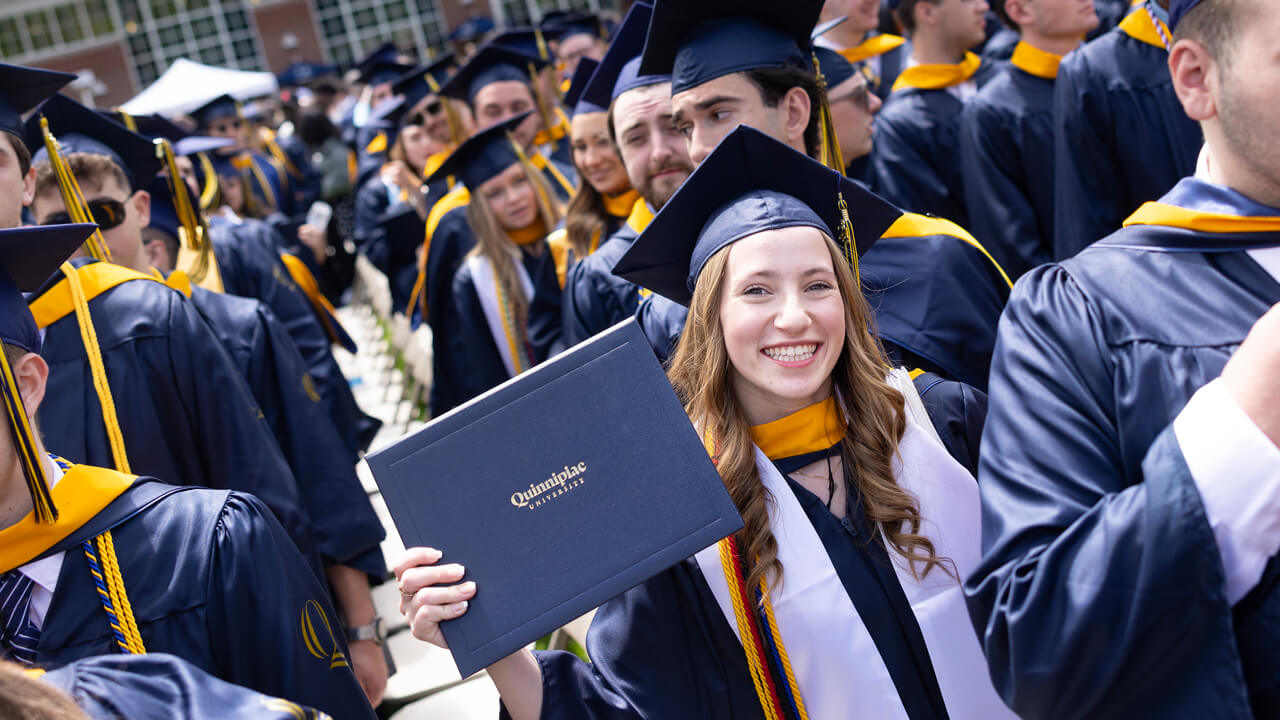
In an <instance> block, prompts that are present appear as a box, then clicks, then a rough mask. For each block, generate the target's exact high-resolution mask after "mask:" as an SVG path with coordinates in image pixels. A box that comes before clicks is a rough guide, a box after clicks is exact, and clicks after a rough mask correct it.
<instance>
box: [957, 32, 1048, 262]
mask: <svg viewBox="0 0 1280 720" xmlns="http://www.w3.org/2000/svg"><path fill="white" fill-rule="evenodd" d="M1011 52H1012V50H1011ZM1053 84H1054V81H1053V78H1052V77H1049V78H1045V77H1040V76H1037V75H1033V74H1031V73H1030V72H1028V71H1027V70H1024V69H1022V68H1019V67H1017V66H1015V65H1013V64H1011V63H1001V64H1000V65H999V66H998V70H996V72H995V73H994V76H993V77H992V78H991V80H989V81H988V82H987V84H986V85H985V86H984V87H983V88H982V90H981V91H979V92H978V94H977V96H976V97H974V98H973V100H970V101H969V103H968V104H967V105H966V106H965V108H964V112H963V114H962V115H961V116H960V163H961V171H962V173H963V176H964V197H965V206H966V208H967V211H968V215H969V225H968V229H969V230H970V231H971V232H973V234H974V236H976V237H978V238H979V239H981V240H982V241H983V242H985V243H986V244H987V248H988V249H989V250H991V252H992V254H993V255H994V256H995V257H996V259H998V260H999V261H1000V264H1001V265H1002V266H1003V267H1004V269H1005V271H1006V272H1008V273H1009V275H1010V276H1011V277H1013V278H1015V279H1016V278H1017V277H1018V276H1020V275H1022V274H1023V273H1025V272H1026V271H1028V270H1030V269H1031V268H1033V267H1035V266H1036V265H1042V264H1044V263H1047V262H1050V261H1052V260H1053V223H1054V218H1053V194H1054V174H1053V152H1054V149H1053V142H1054V138H1053Z"/></svg>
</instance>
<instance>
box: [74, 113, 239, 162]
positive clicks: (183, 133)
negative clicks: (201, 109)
mask: <svg viewBox="0 0 1280 720" xmlns="http://www.w3.org/2000/svg"><path fill="white" fill-rule="evenodd" d="M97 112H98V114H99V115H101V116H103V117H105V118H107V119H108V120H113V121H115V122H118V123H120V124H121V125H124V126H125V127H126V128H128V129H130V130H132V131H134V132H136V133H138V134H139V135H143V136H145V137H148V138H151V139H152V140H155V139H156V138H164V139H165V140H168V141H169V142H170V143H173V151H174V152H175V153H177V154H178V155H195V154H197V153H202V152H211V151H213V150H219V149H221V148H224V147H230V146H232V145H235V144H236V142H235V141H234V140H231V139H229V138H216V137H207V136H204V135H196V134H195V133H192V132H190V131H188V130H187V129H186V128H184V127H182V126H181V125H178V124H177V123H175V122H173V121H172V120H170V119H169V118H166V117H165V116H163V115H130V114H129V113H126V112H124V111H122V110H98V111H97Z"/></svg>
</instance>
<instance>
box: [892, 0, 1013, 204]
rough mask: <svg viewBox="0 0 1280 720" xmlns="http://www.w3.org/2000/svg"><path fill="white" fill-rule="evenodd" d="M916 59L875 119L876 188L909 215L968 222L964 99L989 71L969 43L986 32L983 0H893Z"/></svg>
mask: <svg viewBox="0 0 1280 720" xmlns="http://www.w3.org/2000/svg"><path fill="white" fill-rule="evenodd" d="M889 4H890V6H892V7H894V16H895V17H896V18H897V19H898V21H899V22H900V23H902V26H903V27H904V28H905V29H906V31H907V33H908V34H909V35H910V37H911V58H910V59H909V60H908V61H907V67H906V68H905V69H903V71H902V73H901V74H899V75H898V79H897V80H896V81H895V82H894V84H893V89H892V91H891V92H890V94H889V97H888V99H887V100H885V104H884V109H883V110H882V111H881V112H880V116H879V117H877V118H876V147H875V149H874V150H872V151H871V165H870V168H869V175H868V180H869V181H870V183H871V187H872V189H874V190H875V191H876V192H878V193H880V194H881V195H883V196H884V197H885V198H887V199H888V200H889V201H891V202H893V203H894V204H895V205H897V206H898V207H901V208H903V209H905V210H907V211H909V212H917V213H924V214H927V215H936V216H938V217H943V218H946V219H948V220H952V221H954V222H956V223H958V224H960V225H962V226H964V227H968V224H969V223H968V219H969V218H968V213H967V212H966V210H965V206H964V179H963V178H962V177H961V174H960V153H959V123H960V111H961V109H962V108H963V107H964V103H965V102H966V101H968V100H969V99H970V98H972V97H973V96H974V95H975V94H976V93H977V91H978V88H979V86H980V85H981V84H982V83H983V82H985V81H986V78H987V77H988V75H989V66H987V67H984V66H983V65H982V60H981V58H979V57H978V56H977V55H975V54H974V53H973V52H971V48H973V47H975V46H976V45H978V44H979V43H981V42H982V41H983V40H984V39H985V37H986V30H985V27H986V24H985V19H984V17H985V13H986V11H987V2H986V0H890V3H889Z"/></svg>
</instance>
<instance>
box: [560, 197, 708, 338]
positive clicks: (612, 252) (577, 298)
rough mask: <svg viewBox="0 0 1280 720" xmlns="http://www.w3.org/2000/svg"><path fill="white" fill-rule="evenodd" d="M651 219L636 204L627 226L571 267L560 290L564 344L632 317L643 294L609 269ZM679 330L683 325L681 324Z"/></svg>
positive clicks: (645, 209)
mask: <svg viewBox="0 0 1280 720" xmlns="http://www.w3.org/2000/svg"><path fill="white" fill-rule="evenodd" d="M652 219H653V213H652V211H650V210H649V206H648V204H647V203H646V202H645V201H644V200H637V201H636V204H635V206H634V207H633V208H632V211H631V215H630V216H629V217H628V218H627V222H626V223H625V224H624V225H623V226H622V227H621V228H619V229H618V230H617V232H615V233H613V235H611V236H610V237H609V239H608V240H606V241H605V242H604V243H602V244H601V245H600V249H599V250H596V251H595V252H594V253H592V254H590V255H588V256H587V257H585V258H583V259H582V261H581V262H579V263H578V264H577V265H574V267H573V270H572V271H570V272H569V276H568V278H567V279H566V281H565V287H564V306H563V313H564V321H563V328H564V343H565V345H566V346H573V345H577V344H578V343H580V342H582V341H583V340H586V339H587V338H589V337H591V336H592V335H595V334H596V333H598V332H601V331H603V330H607V329H608V328H610V327H612V326H613V325H616V324H617V323H619V322H622V321H623V320H626V319H627V318H629V317H631V316H633V315H635V313H636V311H637V310H638V309H639V307H640V301H641V299H642V298H643V295H644V294H647V293H646V292H645V291H643V290H642V289H641V288H640V286H638V285H636V284H634V283H631V282H628V281H626V280H623V279H622V278H620V277H618V276H617V275H614V274H613V266H614V265H616V264H617V262H618V260H620V259H621V258H622V256H623V255H625V254H626V252H627V250H629V249H630V248H631V245H632V243H634V242H635V241H636V238H638V237H640V233H641V232H643V231H644V229H645V227H647V226H648V224H649V221H650V220H652ZM681 326H682V327H683V323H682V324H681Z"/></svg>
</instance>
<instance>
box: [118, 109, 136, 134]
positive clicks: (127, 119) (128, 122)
mask: <svg viewBox="0 0 1280 720" xmlns="http://www.w3.org/2000/svg"><path fill="white" fill-rule="evenodd" d="M116 112H117V113H119V114H120V122H122V123H124V126H125V127H127V128H129V129H130V130H131V131H133V132H138V121H137V120H134V119H133V116H132V115H130V114H129V113H127V112H125V111H123V110H121V109H119V108H117V109H116Z"/></svg>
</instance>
